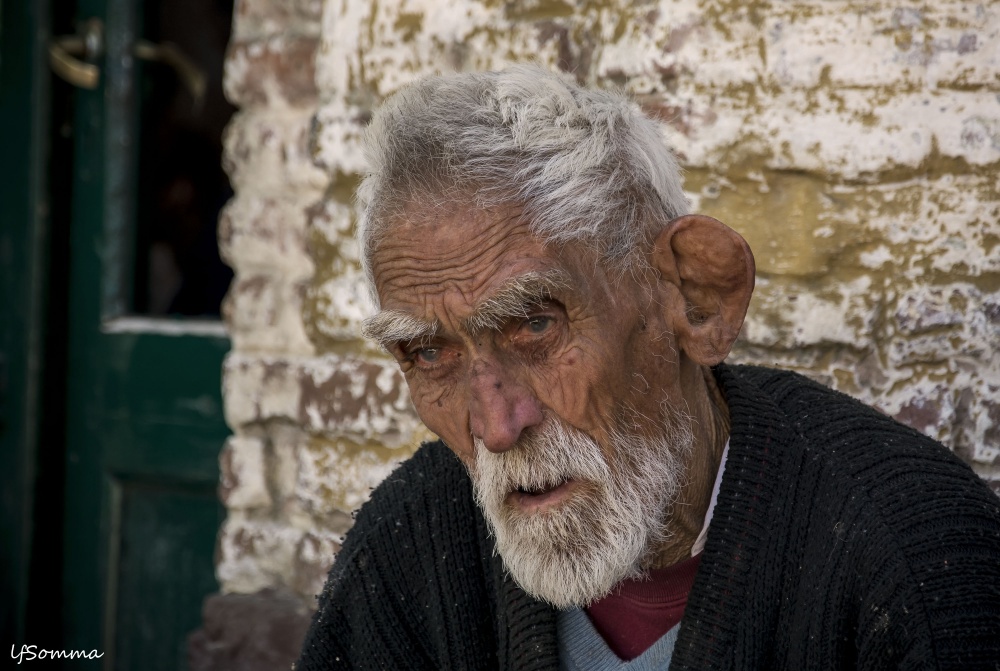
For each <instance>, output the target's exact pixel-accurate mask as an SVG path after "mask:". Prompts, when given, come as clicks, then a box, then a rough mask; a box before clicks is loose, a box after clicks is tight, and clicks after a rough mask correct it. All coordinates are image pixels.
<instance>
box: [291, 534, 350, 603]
mask: <svg viewBox="0 0 1000 671" xmlns="http://www.w3.org/2000/svg"><path fill="white" fill-rule="evenodd" d="M342 540H343V536H341V535H340V534H331V533H323V532H317V533H307V534H305V535H303V536H302V540H300V541H299V545H298V547H297V548H296V549H295V581H294V584H293V587H294V589H295V591H296V592H298V593H299V594H300V595H302V596H303V597H305V598H315V597H316V596H317V595H318V594H319V593H320V592H321V591H322V590H323V585H324V584H325V583H326V576H327V573H329V572H330V567H331V566H333V560H334V557H335V556H336V554H337V553H338V552H340V544H341V542H342Z"/></svg>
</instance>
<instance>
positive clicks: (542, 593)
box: [470, 405, 694, 608]
mask: <svg viewBox="0 0 1000 671" xmlns="http://www.w3.org/2000/svg"><path fill="white" fill-rule="evenodd" d="M661 414H662V417H661V418H660V419H661V425H660V426H659V427H657V428H658V429H659V431H658V432H657V434H656V435H654V436H652V437H646V436H642V435H639V434H638V433H634V432H632V431H631V430H629V429H622V428H616V429H615V430H613V431H612V433H611V438H610V440H611V449H610V450H609V454H608V455H607V456H606V454H605V452H604V451H603V450H602V449H601V447H600V445H598V443H597V442H596V441H595V440H594V439H592V438H590V437H589V436H587V435H586V434H585V433H583V432H582V431H579V430H577V429H574V428H573V427H571V426H569V425H568V424H566V423H564V422H563V421H561V420H559V419H558V418H556V417H550V418H548V419H547V420H546V422H545V423H544V424H543V425H542V426H541V427H539V429H538V430H537V431H533V432H530V433H527V434H525V435H523V436H522V437H521V439H520V440H519V441H518V444H517V446H515V447H514V448H513V449H511V450H508V451H505V452H501V453H496V454H495V453H492V452H490V451H488V450H487V449H486V447H485V445H484V444H483V441H482V440H480V439H479V438H475V447H476V461H475V465H474V466H473V467H471V468H470V475H471V477H472V481H473V486H474V492H475V496H476V501H477V503H478V504H479V506H480V508H481V509H482V511H483V514H484V515H485V517H486V520H487V521H488V522H489V525H490V529H491V530H492V532H493V536H494V538H495V539H496V551H497V552H498V553H499V555H500V557H501V558H502V559H503V562H504V566H505V567H506V568H507V570H508V571H509V572H510V575H511V577H512V578H513V579H514V581H515V582H516V583H517V584H518V585H520V587H521V588H522V589H523V590H524V591H526V592H528V593H529V594H531V595H533V596H534V597H536V598H539V599H543V600H545V601H547V602H549V603H551V604H552V605H554V606H556V607H557V608H568V607H571V606H586V605H588V604H590V603H592V602H593V601H594V600H596V599H599V598H601V597H603V596H604V595H606V594H607V593H608V592H609V591H610V590H611V589H612V588H613V587H614V586H615V585H616V584H617V583H618V582H620V581H621V580H623V579H625V578H635V577H638V576H640V575H642V574H643V572H644V569H645V568H646V565H645V564H646V562H647V561H648V560H649V559H650V557H649V553H650V552H651V551H652V550H654V549H655V548H657V547H659V546H661V544H662V543H663V542H664V541H665V540H666V539H667V538H668V531H667V523H668V520H669V517H668V510H669V507H670V506H671V504H673V502H674V501H675V499H676V497H677V495H678V493H679V492H680V490H681V487H682V486H683V485H684V482H685V481H684V477H685V470H684V463H685V458H686V457H687V455H688V454H690V451H691V449H692V445H693V442H694V438H693V433H692V431H691V420H690V418H689V417H687V416H685V415H683V414H682V413H680V412H678V411H675V410H672V409H671V408H670V407H669V406H667V405H664V406H663V408H662V410H661ZM566 480H574V481H576V483H577V485H578V486H577V489H576V490H575V491H574V492H573V494H572V495H571V496H570V498H569V500H568V501H565V502H563V503H562V504H561V505H560V506H559V508H557V509H555V510H548V511H544V512H534V513H528V514H526V513H524V512H522V511H521V510H519V509H518V508H517V507H516V506H512V505H511V504H510V503H509V502H508V501H507V495H508V494H509V493H510V492H512V491H515V490H517V489H524V490H526V491H538V490H543V489H548V488H551V487H554V486H556V485H558V484H560V483H562V482H565V481H566Z"/></svg>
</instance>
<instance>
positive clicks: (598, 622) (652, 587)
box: [586, 554, 701, 661]
mask: <svg viewBox="0 0 1000 671" xmlns="http://www.w3.org/2000/svg"><path fill="white" fill-rule="evenodd" d="M700 561H701V554H697V555H695V556H694V557H691V558H690V559H685V560H684V561H681V562H678V563H676V564H674V565H673V566H668V567H667V568H661V569H654V570H652V571H650V572H649V579H648V580H647V579H638V580H623V581H622V582H620V583H618V585H617V586H616V587H615V588H614V589H613V590H612V591H611V594H609V595H608V596H606V597H604V598H603V599H599V600H597V601H595V602H594V603H592V604H590V606H588V607H587V608H586V613H587V615H589V616H590V620H591V622H593V623H594V628H595V629H597V631H598V633H600V635H601V636H602V637H603V638H604V640H605V642H606V643H607V644H608V647H609V648H611V650H612V651H613V652H614V653H615V654H616V655H618V657H619V658H621V659H623V660H625V661H629V660H631V659H635V658H636V657H638V656H639V655H641V654H642V653H643V652H645V651H646V649H647V648H649V646H651V645H653V644H654V643H656V641H657V640H658V639H659V638H660V637H661V636H663V635H664V634H665V633H667V632H668V631H670V630H671V629H672V628H673V627H674V625H676V624H677V623H678V622H680V621H681V616H682V615H684V607H685V606H687V599H688V593H689V592H690V591H691V585H693V584H694V576H695V573H697V572H698V564H699V563H700Z"/></svg>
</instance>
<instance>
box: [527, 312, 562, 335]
mask: <svg viewBox="0 0 1000 671" xmlns="http://www.w3.org/2000/svg"><path fill="white" fill-rule="evenodd" d="M554 321H555V320H554V319H553V318H552V317H546V316H544V315H536V316H534V317H528V319H526V320H525V322H524V327H525V329H526V330H527V331H528V333H533V334H535V335H537V334H540V333H545V332H546V331H547V330H548V329H549V327H550V326H552V323H553V322H554Z"/></svg>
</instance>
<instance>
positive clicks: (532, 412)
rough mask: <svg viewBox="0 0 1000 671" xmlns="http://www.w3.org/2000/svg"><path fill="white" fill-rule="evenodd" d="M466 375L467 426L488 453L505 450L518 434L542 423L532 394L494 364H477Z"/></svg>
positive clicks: (481, 362) (480, 362)
mask: <svg viewBox="0 0 1000 671" xmlns="http://www.w3.org/2000/svg"><path fill="white" fill-rule="evenodd" d="M469 375H470V381H469V391H470V396H471V398H470V402H469V425H470V428H471V429H472V435H473V436H474V437H476V438H479V439H481V440H482V441H483V444H484V445H485V446H486V449H487V450H489V451H490V452H504V451H505V450H509V449H510V448H512V447H514V445H516V444H517V439H518V438H520V437H521V432H522V431H524V430H525V429H527V428H528V427H531V426H535V425H536V424H540V423H541V422H542V419H543V415H542V408H541V405H540V404H539V402H538V399H537V398H535V395H534V393H533V392H532V391H531V390H530V389H529V388H528V387H527V386H525V385H524V384H521V383H519V382H518V381H517V380H516V379H515V378H514V376H513V375H510V374H509V373H505V372H504V371H503V370H502V368H501V367H500V366H499V365H498V364H496V363H493V364H488V363H486V362H483V361H479V362H477V363H476V365H474V366H473V367H472V370H471V371H470V373H469Z"/></svg>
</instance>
